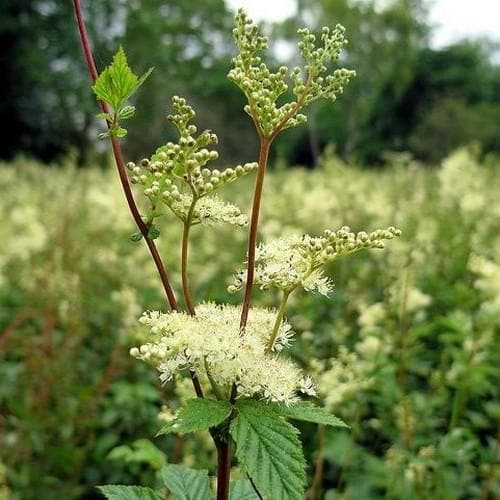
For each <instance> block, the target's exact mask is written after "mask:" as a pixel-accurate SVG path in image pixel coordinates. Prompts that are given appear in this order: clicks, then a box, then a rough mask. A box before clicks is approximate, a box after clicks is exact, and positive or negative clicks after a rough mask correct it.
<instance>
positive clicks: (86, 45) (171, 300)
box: [73, 0, 178, 311]
mask: <svg viewBox="0 0 500 500" xmlns="http://www.w3.org/2000/svg"><path fill="white" fill-rule="evenodd" d="M73 7H74V11H75V16H76V22H77V25H78V33H79V34H80V42H81V45H82V49H83V54H84V56H85V62H86V63H87V69H88V71H89V73H90V77H91V78H92V81H94V82H95V81H96V80H97V78H98V77H99V73H98V72H97V67H96V65H95V61H94V56H93V53H92V48H91V46H90V40H89V37H88V33H87V28H86V26H85V19H84V17H83V11H82V6H81V3H80V0H73ZM99 105H100V107H101V109H102V112H103V113H105V114H107V115H109V114H110V109H109V106H108V104H107V103H106V102H104V101H103V100H102V99H100V100H99ZM106 125H107V127H108V129H109V130H111V129H112V127H113V125H114V124H113V123H111V122H110V121H109V120H106ZM110 141H111V146H112V149H113V155H114V158H115V163H116V168H117V170H118V176H119V177H120V183H121V185H122V189H123V192H124V194H125V198H126V200H127V205H128V207H129V210H130V213H131V215H132V217H133V219H134V221H135V223H136V225H137V227H138V229H139V231H140V232H141V234H142V236H143V238H144V241H145V242H146V245H147V247H148V249H149V252H150V254H151V257H152V259H153V261H154V263H155V266H156V270H157V271H158V275H159V277H160V280H161V283H162V286H163V289H164V291H165V295H166V297H167V301H168V304H169V306H170V309H172V310H173V311H176V310H178V306H177V300H176V298H175V294H174V291H173V290H172V286H171V284H170V278H169V276H168V272H167V268H166V267H165V264H164V263H163V261H162V258H161V256H160V254H159V253H158V249H157V248H156V245H155V243H154V241H153V240H152V239H150V238H149V237H148V233H149V228H148V226H147V225H146V223H145V222H144V220H143V219H142V217H141V214H140V213H139V209H138V207H137V204H136V202H135V199H134V195H133V193H132V190H131V188H130V184H129V181H128V177H127V172H126V170H125V163H124V161H123V154H122V149H121V146H120V142H119V141H118V138H117V137H114V136H112V135H110Z"/></svg>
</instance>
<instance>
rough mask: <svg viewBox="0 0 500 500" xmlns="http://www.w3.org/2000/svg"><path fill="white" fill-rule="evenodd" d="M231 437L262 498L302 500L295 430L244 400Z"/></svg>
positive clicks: (301, 463)
mask: <svg viewBox="0 0 500 500" xmlns="http://www.w3.org/2000/svg"><path fill="white" fill-rule="evenodd" d="M236 408H237V416H236V418H235V419H234V420H233V421H232V423H231V427H230V433H231V436H232V437H233V439H234V440H235V442H236V457H237V458H238V460H239V462H240V464H241V465H242V466H243V467H244V469H245V470H246V472H247V473H248V474H249V475H250V477H251V478H252V480H253V481H254V483H255V485H256V487H257V488H258V490H259V492H260V493H261V494H264V495H265V496H267V497H268V498H272V499H273V500H303V498H304V488H305V482H306V475H305V471H304V469H305V465H306V463H305V459H304V454H303V452H302V445H301V443H300V440H299V438H298V436H297V435H298V430H297V429H296V428H295V427H293V426H292V425H291V424H289V423H288V422H286V421H285V420H283V418H281V417H280V416H279V415H277V414H276V413H274V412H273V411H272V410H271V409H270V408H269V407H268V406H267V405H266V404H265V403H260V402H258V401H252V400H243V401H239V402H238V403H237V404H236Z"/></svg>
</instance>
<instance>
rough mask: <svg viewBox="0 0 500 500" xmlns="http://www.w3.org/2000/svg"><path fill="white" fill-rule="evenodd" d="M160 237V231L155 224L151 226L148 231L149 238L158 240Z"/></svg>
mask: <svg viewBox="0 0 500 500" xmlns="http://www.w3.org/2000/svg"><path fill="white" fill-rule="evenodd" d="M159 236H160V230H159V229H158V228H157V227H156V226H155V225H154V224H151V226H149V230H148V238H149V239H150V240H156V238H158V237H159Z"/></svg>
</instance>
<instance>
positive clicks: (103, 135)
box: [97, 131, 109, 141]
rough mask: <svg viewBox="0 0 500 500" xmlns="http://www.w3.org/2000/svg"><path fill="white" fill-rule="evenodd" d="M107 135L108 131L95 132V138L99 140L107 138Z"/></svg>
mask: <svg viewBox="0 0 500 500" xmlns="http://www.w3.org/2000/svg"><path fill="white" fill-rule="evenodd" d="M108 137H109V131H108V132H101V133H100V134H97V138H98V139H99V140H100V141H102V140H104V139H107V138H108Z"/></svg>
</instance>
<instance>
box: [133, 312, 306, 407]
mask: <svg viewBox="0 0 500 500" xmlns="http://www.w3.org/2000/svg"><path fill="white" fill-rule="evenodd" d="M240 314H241V307H240V306H233V305H218V304H213V303H204V304H201V305H199V306H198V307H197V309H196V316H190V315H188V314H187V313H184V312H170V313H166V314H164V313H160V312H157V311H153V312H146V313H144V315H143V316H142V317H141V319H140V322H141V323H142V324H144V325H146V326H148V327H149V328H150V330H151V334H152V339H151V341H150V342H148V343H146V344H144V345H141V346H140V347H134V348H132V349H131V351H130V354H131V355H132V356H134V357H136V358H138V359H142V360H147V361H150V362H152V363H153V364H155V365H156V366H157V367H158V369H159V371H160V379H161V381H162V382H163V383H165V382H167V381H169V380H171V379H172V378H173V376H174V374H175V373H176V372H178V371H180V370H183V369H190V368H191V369H194V370H196V372H197V373H200V374H204V373H206V374H207V375H208V377H209V378H210V379H211V380H212V381H213V382H214V383H215V384H216V385H217V386H218V387H219V388H220V389H221V390H223V391H225V392H226V393H227V395H228V396H229V391H230V389H231V386H232V385H233V383H235V384H236V388H237V391H238V396H240V397H241V396H245V397H260V398H263V399H265V400H268V401H275V402H281V403H285V404H291V403H293V402H294V401H295V400H296V399H297V392H303V393H306V394H314V386H313V383H312V381H311V379H310V378H309V377H306V376H304V375H303V374H302V372H301V370H300V369H299V368H298V367H297V366H296V365H295V364H294V363H292V362H291V361H290V360H287V359H283V358H280V357H278V351H280V350H281V349H283V347H285V346H287V345H288V344H289V342H290V340H291V338H292V336H293V331H292V330H291V327H290V325H289V324H288V323H286V322H283V323H282V324H281V327H280V330H279V332H278V337H277V340H276V343H275V345H274V352H272V353H267V352H266V346H267V342H268V341H269V337H270V335H271V332H272V329H273V324H274V321H275V317H276V312H275V311H272V310H267V309H260V308H252V309H251V311H250V315H249V318H248V323H247V326H246V328H245V333H244V334H241V333H240V328H239V322H240Z"/></svg>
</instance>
